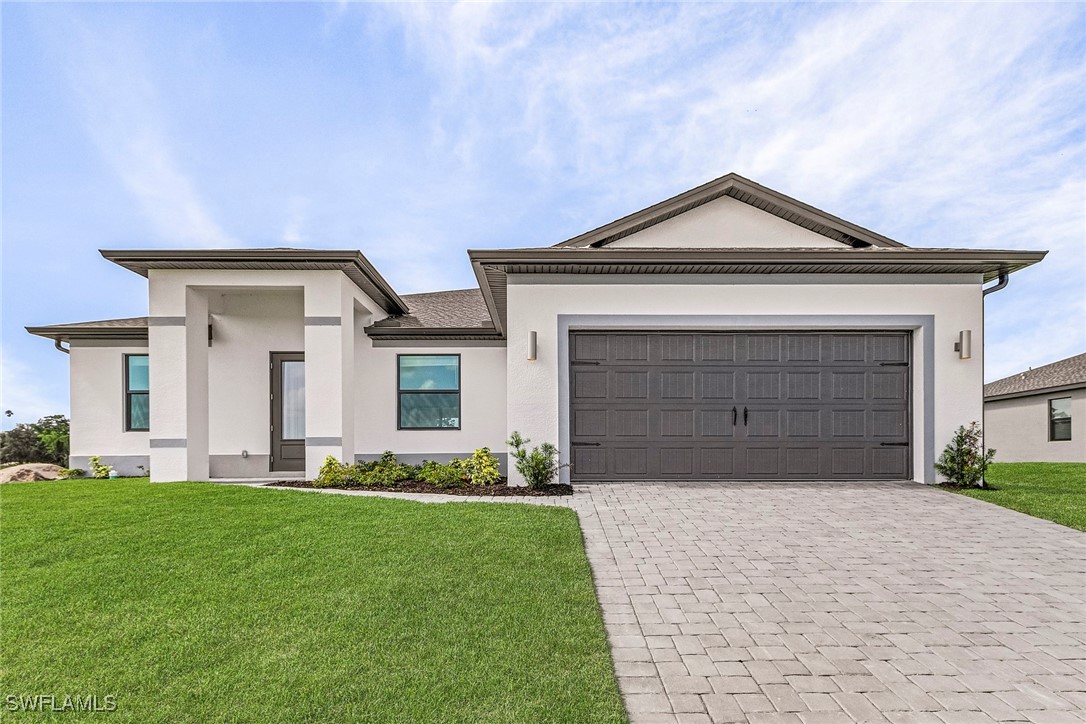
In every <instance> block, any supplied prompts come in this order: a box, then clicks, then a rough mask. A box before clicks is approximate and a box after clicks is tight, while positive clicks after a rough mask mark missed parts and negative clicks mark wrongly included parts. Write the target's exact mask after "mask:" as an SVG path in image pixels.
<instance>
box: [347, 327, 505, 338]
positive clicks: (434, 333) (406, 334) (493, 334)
mask: <svg viewBox="0 0 1086 724" xmlns="http://www.w3.org/2000/svg"><path fill="white" fill-rule="evenodd" d="M365 332H366V335H367V336H368V337H370V338H371V339H375V340H382V341H388V342H396V341H402V342H407V341H418V340H431V341H449V342H457V341H460V342H462V341H473V340H479V341H498V340H501V339H504V338H503V336H502V334H501V333H500V332H499V331H498V330H497V329H495V328H494V327H385V326H380V327H379V326H370V327H366V329H365Z"/></svg>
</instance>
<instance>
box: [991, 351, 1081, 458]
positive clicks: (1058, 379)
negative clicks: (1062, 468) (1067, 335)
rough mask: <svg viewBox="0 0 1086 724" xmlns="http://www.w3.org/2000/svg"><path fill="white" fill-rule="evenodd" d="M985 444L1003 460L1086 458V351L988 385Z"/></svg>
mask: <svg viewBox="0 0 1086 724" xmlns="http://www.w3.org/2000/svg"><path fill="white" fill-rule="evenodd" d="M984 444H985V446H986V447H992V448H995V450H996V460H998V461H999V462H1004V463H1026V462H1045V463H1086V354H1079V355H1075V356H1074V357H1068V358H1067V359H1063V360H1060V361H1059V362H1053V363H1052V364H1049V365H1045V366H1044V367H1037V368H1036V369H1034V368H1032V367H1031V368H1030V369H1028V370H1026V371H1025V372H1019V373H1018V374H1016V375H1011V376H1010V377H1004V378H1003V379H1001V380H996V381H995V382H992V383H990V384H987V385H985V386H984Z"/></svg>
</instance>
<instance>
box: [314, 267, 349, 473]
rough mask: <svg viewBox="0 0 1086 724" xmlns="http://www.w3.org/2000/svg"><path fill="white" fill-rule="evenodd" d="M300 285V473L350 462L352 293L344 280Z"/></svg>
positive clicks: (340, 277) (347, 281) (341, 276)
mask: <svg viewBox="0 0 1086 724" xmlns="http://www.w3.org/2000/svg"><path fill="white" fill-rule="evenodd" d="M338 277H339V278H337V279H335V281H334V282H333V281H331V280H325V281H323V282H322V283H320V284H313V283H309V284H306V286H305V474H306V478H308V479H313V478H315V477H316V476H317V473H318V471H319V470H320V467H321V464H322V463H323V462H324V459H325V458H326V457H328V456H329V455H331V456H332V457H334V458H336V459H337V460H340V461H342V462H346V463H353V462H354V334H355V331H354V297H353V295H352V294H351V292H350V290H349V289H348V287H347V285H348V284H350V281H349V280H347V279H346V278H345V277H343V275H338Z"/></svg>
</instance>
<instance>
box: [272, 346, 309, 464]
mask: <svg viewBox="0 0 1086 724" xmlns="http://www.w3.org/2000/svg"><path fill="white" fill-rule="evenodd" d="M271 446H272V449H271V469H272V470H276V471H287V470H305V355H304V354H303V353H301V352H272V353H271Z"/></svg>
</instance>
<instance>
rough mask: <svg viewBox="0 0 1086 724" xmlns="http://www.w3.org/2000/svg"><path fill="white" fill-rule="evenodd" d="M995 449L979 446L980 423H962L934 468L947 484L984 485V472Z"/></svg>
mask: <svg viewBox="0 0 1086 724" xmlns="http://www.w3.org/2000/svg"><path fill="white" fill-rule="evenodd" d="M995 452H996V451H995V450H993V449H992V448H988V450H987V451H985V450H984V449H983V448H982V447H981V429H980V423H977V422H975V421H974V422H971V423H969V427H965V426H964V425H962V426H961V427H959V428H958V431H957V432H955V433H954V437H953V438H951V440H950V444H949V445H947V446H946V448H945V449H944V450H943V454H942V455H940V456H939V460H938V461H936V463H935V470H936V471H937V472H938V473H939V474H940V475H942V476H943V477H944V478H946V481H947V483H948V484H949V485H953V486H955V487H959V488H972V487H977V486H983V485H984V473H985V471H987V470H988V465H989V464H991V462H992V459H993V458H994V457H995Z"/></svg>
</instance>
